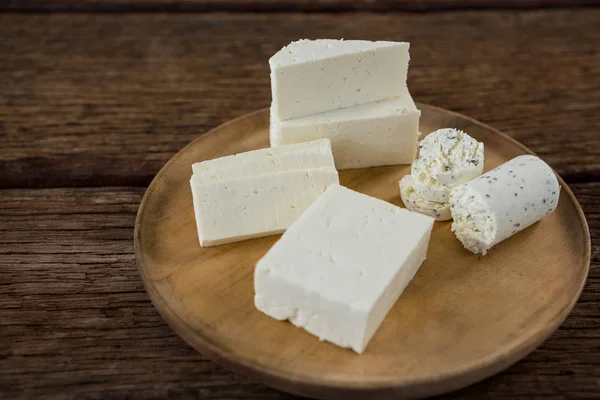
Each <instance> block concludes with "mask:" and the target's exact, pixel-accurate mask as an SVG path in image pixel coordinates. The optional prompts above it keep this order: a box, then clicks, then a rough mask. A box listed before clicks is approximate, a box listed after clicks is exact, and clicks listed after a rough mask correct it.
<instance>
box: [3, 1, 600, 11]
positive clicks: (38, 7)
mask: <svg viewBox="0 0 600 400" xmlns="http://www.w3.org/2000/svg"><path fill="white" fill-rule="evenodd" d="M593 5H598V4H597V2H596V1H593V0H9V1H8V2H5V3H3V4H1V5H0V9H4V10H19V11H110V12H122V11H229V12H236V11H237V12H256V11H262V12H265V11H269V12H281V11H431V10H460V9H528V8H549V7H577V6H593Z"/></svg>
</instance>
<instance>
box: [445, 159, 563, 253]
mask: <svg viewBox="0 0 600 400" xmlns="http://www.w3.org/2000/svg"><path fill="white" fill-rule="evenodd" d="M559 192H560V185H559V184H558V180H557V179H556V175H554V172H553V171H552V169H551V168H550V167H549V166H548V164H546V163H545V162H544V161H542V160H540V159H539V158H537V157H534V156H531V155H525V156H519V157H516V158H514V159H512V160H510V161H508V162H506V163H504V164H502V165H501V166H499V167H498V168H496V169H493V170H492V171H490V172H488V173H486V174H485V175H482V176H480V177H478V178H476V179H473V180H472V181H470V182H467V183H465V184H463V185H460V186H458V187H456V188H454V189H453V190H452V191H451V194H450V212H451V213H452V218H453V219H454V222H453V223H452V232H454V234H455V235H456V237H457V238H458V240H460V241H461V242H462V244H463V246H465V248H467V249H468V250H469V251H471V252H473V253H475V254H479V253H481V254H483V255H485V254H486V252H487V251H488V250H489V249H490V248H491V247H492V246H494V245H496V244H497V243H500V242H501V241H503V240H504V239H507V238H509V237H510V236H512V235H514V234H515V233H517V232H519V231H521V230H523V229H525V228H527V227H529V226H530V225H532V224H534V223H535V222H537V221H539V220H540V219H542V218H543V217H544V216H546V215H548V214H550V213H551V212H552V211H554V210H555V209H556V206H557V205H558V197H559Z"/></svg>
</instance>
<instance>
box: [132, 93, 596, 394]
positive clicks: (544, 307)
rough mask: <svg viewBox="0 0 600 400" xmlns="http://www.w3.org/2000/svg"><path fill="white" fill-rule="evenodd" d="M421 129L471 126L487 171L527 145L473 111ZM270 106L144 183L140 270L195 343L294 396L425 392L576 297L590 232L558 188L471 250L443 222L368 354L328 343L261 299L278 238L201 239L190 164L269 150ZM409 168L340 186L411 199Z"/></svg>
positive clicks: (526, 340) (471, 378)
mask: <svg viewBox="0 0 600 400" xmlns="http://www.w3.org/2000/svg"><path fill="white" fill-rule="evenodd" d="M419 108H420V109H421V110H422V117H421V125H420V126H421V131H422V132H423V133H424V134H427V133H429V132H431V131H433V130H436V129H438V128H442V127H456V128H460V129H463V130H465V131H466V132H468V133H469V134H470V135H472V136H473V137H475V138H476V139H477V140H480V141H482V142H484V144H485V170H489V169H492V168H494V167H496V166H498V165H499V164H501V163H503V162H505V161H507V160H509V159H511V158H513V157H516V156H518V155H520V154H525V153H530V151H529V150H528V149H526V148H525V147H524V146H522V145H521V144H519V143H518V142H516V141H514V140H513V139H511V138H509V137H508V136H506V135H504V134H502V133H500V132H498V131H497V130H494V129H493V128H490V127H488V126H486V125H484V124H482V123H479V122H477V121H475V120H472V119H470V118H467V117H464V116H461V115H459V114H456V113H452V112H449V111H446V110H443V109H440V108H436V107H432V106H428V105H424V104H419ZM268 124H269V113H268V110H261V111H258V112H255V113H252V114H249V115H246V116H243V117H240V118H238V119H236V120H233V121H230V122H228V123H226V124H224V125H221V126H219V127H217V128H215V129H213V130H212V131H211V132H209V133H207V134H205V135H202V136H201V137H199V138H198V139H197V140H195V141H194V142H192V143H191V144H190V145H188V146H187V147H185V148H184V149H183V150H181V151H180V152H179V153H178V154H177V155H175V156H174V157H173V158H172V159H171V160H170V161H169V162H168V163H167V164H166V165H165V166H164V167H163V169H162V170H161V171H160V172H159V173H158V175H157V176H156V178H155V179H154V180H153V182H152V184H151V185H150V187H149V188H148V190H147V192H146V194H145V196H144V199H143V201H142V204H141V206H140V209H139V211H138V217H137V221H136V227H135V246H136V255H137V259H138V266H139V270H140V273H141V276H142V279H143V281H144V283H145V286H146V289H147V291H148V294H149V295H150V298H151V299H152V301H153V303H154V305H155V306H156V308H157V309H158V311H159V312H160V313H161V315H162V316H163V317H164V318H165V320H167V322H168V323H169V324H170V325H171V327H172V328H173V329H174V330H175V331H176V332H177V333H178V334H179V335H180V336H181V337H183V339H185V340H186V341H187V342H188V343H189V344H190V345H192V346H193V347H194V348H196V349H197V350H199V351H201V352H202V353H203V354H205V355H207V356H209V357H211V358H213V359H214V360H215V361H217V362H220V363H221V364H223V365H225V366H228V367H230V368H232V369H234V370H236V371H239V372H242V373H246V374H248V375H251V376H253V377H255V378H258V379H260V380H262V381H263V382H264V383H266V384H268V385H271V386H273V387H275V388H279V389H282V390H285V391H288V392H291V393H295V394H300V395H305V396H311V397H318V398H332V399H333V398H338V399H351V398H356V399H363V398H366V397H365V396H369V397H368V398H417V397H424V396H430V395H435V394H440V393H444V392H447V391H450V390H454V389H458V388H461V387H464V386H467V385H469V384H471V383H474V382H476V381H479V380H481V379H484V378H486V377H488V376H490V375H492V374H494V373H496V372H498V371H500V370H502V369H504V368H506V367H507V366H509V365H511V364H513V363H514V362H516V361H518V360H519V359H521V358H522V357H524V356H525V355H526V354H528V353H529V352H531V351H532V350H533V349H535V348H536V347H537V346H538V345H539V344H540V343H541V342H542V341H543V340H544V339H546V338H547V337H548V336H549V335H550V334H551V333H552V332H553V331H554V330H555V329H556V328H557V327H558V326H559V325H560V324H561V323H562V321H563V320H564V318H565V317H566V316H567V314H568V313H569V312H570V311H571V309H572V307H573V305H574V304H575V302H576V301H577V299H578V297H579V294H580V293H581V290H582V288H583V285H584V283H585V279H586V276H587V273H588V268H589V263H590V236H589V231H588V228H587V224H586V221H585V217H584V215H583V212H582V211H581V208H580V206H579V204H578V203H577V200H576V199H575V197H574V196H573V194H572V193H571V191H570V190H569V188H568V187H567V186H566V185H565V183H564V182H563V181H562V179H561V180H560V183H561V185H562V187H563V189H562V193H561V196H560V202H559V204H558V208H557V209H556V211H555V212H554V213H552V214H550V215H549V216H547V217H546V218H544V219H543V220H542V221H540V222H539V223H537V224H535V225H533V226H532V227H530V228H528V229H526V230H524V231H522V232H520V233H518V234H516V235H515V236H513V237H512V238H510V239H508V240H506V241H504V242H502V243H500V244H499V245H497V246H496V247H494V248H493V249H492V250H491V251H490V252H489V254H488V255H487V256H485V257H482V256H477V255H474V254H472V253H470V252H468V251H467V250H465V249H464V248H463V247H462V245H461V244H460V243H459V242H458V240H457V239H456V238H455V237H454V235H453V234H452V232H451V231H450V225H451V223H450V222H436V223H435V226H434V228H433V232H432V236H431V241H430V243H429V250H428V253H427V260H426V261H425V262H424V264H423V265H422V266H421V268H420V269H419V271H418V273H417V275H416V276H415V278H414V279H413V281H412V282H411V283H410V284H409V286H408V287H407V289H406V290H405V291H404V293H403V294H402V296H400V299H399V300H398V302H397V303H396V304H395V305H394V307H393V308H392V309H391V311H390V313H389V314H388V315H387V317H386V318H385V320H384V322H383V324H382V325H381V327H380V328H379V330H378V331H377V332H376V334H375V336H374V337H373V339H372V340H371V342H370V343H369V345H368V346H367V348H366V350H365V352H364V353H363V354H361V355H357V354H356V353H354V352H352V351H350V350H347V349H342V348H339V347H336V346H334V345H332V344H330V343H327V342H321V341H319V340H318V339H317V338H316V337H314V336H312V335H310V334H308V333H306V332H305V331H304V330H302V329H299V328H296V327H294V326H293V325H292V324H290V323H288V322H280V321H276V320H274V319H271V318H269V317H267V316H265V315H264V314H262V313H260V312H259V311H258V310H256V309H255V308H254V289H253V271H254V265H255V263H256V262H257V261H258V260H259V259H260V258H261V257H262V256H263V255H264V254H265V253H266V251H267V250H268V249H269V248H270V247H271V246H272V245H273V244H274V243H275V242H276V241H277V240H278V238H279V235H277V236H270V237H266V238H260V239H253V240H247V241H243V242H238V243H232V244H227V245H222V246H216V247H209V248H202V247H200V245H199V244H198V237H197V233H196V224H195V220H194V212H193V207H192V197H191V190H190V186H189V179H190V176H191V165H192V163H194V162H198V161H202V160H206V159H211V158H214V157H218V156H223V155H229V154H234V153H239V152H243V151H248V150H252V149H257V148H262V147H268V146H269V141H268ZM409 171H410V166H409V165H400V166H391V167H378V168H367V169H357V170H344V171H340V183H341V184H342V185H344V186H348V187H350V188H351V189H355V190H357V191H359V192H362V193H366V194H368V195H371V196H375V197H378V198H380V199H383V200H386V201H388V202H390V203H393V204H396V205H399V206H403V205H402V201H401V200H400V196H399V190H398V181H399V179H400V178H401V177H402V176H403V175H405V174H407V173H409Z"/></svg>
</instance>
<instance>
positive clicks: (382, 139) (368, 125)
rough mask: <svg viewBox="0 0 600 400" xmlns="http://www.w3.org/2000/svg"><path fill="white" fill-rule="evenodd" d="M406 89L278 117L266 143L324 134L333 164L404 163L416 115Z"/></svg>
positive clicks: (412, 145) (412, 147)
mask: <svg viewBox="0 0 600 400" xmlns="http://www.w3.org/2000/svg"><path fill="white" fill-rule="evenodd" d="M420 116H421V112H420V111H419V110H418V109H417V107H416V106H415V103H414V101H413V100H412V98H411V97H410V94H409V93H408V91H407V92H406V93H405V94H404V95H403V96H401V97H397V98H395V99H391V100H383V101H378V102H373V103H369V104H364V105H360V106H355V107H348V108H343V109H340V110H334V111H328V112H325V113H321V114H316V115H310V116H306V117H301V118H295V119H291V120H287V121H278V120H277V119H275V118H271V127H270V136H271V146H273V147H275V146H280V145H286V144H290V143H300V142H305V141H307V140H316V139H320V138H328V139H330V140H331V148H332V150H333V156H334V157H335V166H336V168H337V169H346V168H366V167H375V166H380V165H394V164H410V163H411V162H413V160H414V159H415V156H416V155H417V141H418V139H419V117H420Z"/></svg>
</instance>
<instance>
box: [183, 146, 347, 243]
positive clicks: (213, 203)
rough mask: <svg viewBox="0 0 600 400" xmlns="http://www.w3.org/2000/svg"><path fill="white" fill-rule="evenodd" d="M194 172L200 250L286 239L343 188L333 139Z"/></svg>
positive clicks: (215, 163)
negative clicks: (332, 190)
mask: <svg viewBox="0 0 600 400" xmlns="http://www.w3.org/2000/svg"><path fill="white" fill-rule="evenodd" d="M192 169H193V172H194V173H193V175H192V178H191V180H190V185H191V189H192V197H193V203H194V212H195V214H196V225H197V228H198V238H199V240H200V245H201V246H214V245H219V244H224V243H230V242H235V241H239V240H244V239H251V238H256V237H261V236H267V235H272V234H277V233H281V232H283V231H284V230H285V229H286V228H287V227H288V226H290V225H291V224H292V223H293V222H294V221H295V220H296V219H297V218H298V217H299V216H300V215H301V214H302V213H303V212H304V210H306V209H307V208H308V207H309V206H310V205H311V204H312V202H313V201H314V200H316V199H317V198H318V197H319V196H320V195H321V194H322V193H323V192H324V191H325V189H326V188H327V187H328V186H329V185H331V184H333V183H338V182H339V178H338V173H337V170H336V169H335V167H334V163H333V155H332V153H331V145H330V143H329V140H328V139H324V140H320V141H315V142H311V143H302V144H298V145H289V146H282V147H281V148H277V149H261V150H256V151H251V152H247V153H241V154H238V155H234V156H227V157H222V158H219V159H215V160H209V161H204V162H201V163H197V164H194V165H193V167H192Z"/></svg>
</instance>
